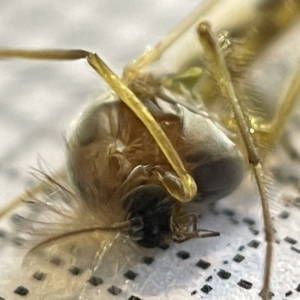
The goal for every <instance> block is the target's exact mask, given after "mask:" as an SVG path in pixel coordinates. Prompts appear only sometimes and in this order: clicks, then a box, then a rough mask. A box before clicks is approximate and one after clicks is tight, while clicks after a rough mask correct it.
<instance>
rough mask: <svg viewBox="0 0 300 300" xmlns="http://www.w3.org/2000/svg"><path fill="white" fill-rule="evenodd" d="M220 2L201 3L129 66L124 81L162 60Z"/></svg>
mask: <svg viewBox="0 0 300 300" xmlns="http://www.w3.org/2000/svg"><path fill="white" fill-rule="evenodd" d="M219 2H220V0H210V1H206V2H204V3H201V5H200V6H199V8H198V9H196V10H195V11H194V12H193V14H191V15H190V16H189V17H188V18H187V19H185V20H184V21H183V22H182V23H181V24H179V26H177V27H176V28H175V29H174V30H172V31H171V32H170V33H169V34H168V36H167V37H165V38H164V39H163V41H161V42H160V43H159V44H157V45H156V46H155V47H154V48H153V49H152V50H150V51H148V52H146V53H145V54H144V55H142V56H141V57H140V58H139V59H137V60H135V61H134V62H133V63H131V64H129V65H128V66H126V67H125V69H124V79H125V81H126V82H130V81H132V80H133V79H135V78H136V77H138V75H139V72H140V71H141V70H142V69H144V68H145V67H147V66H149V65H151V64H152V63H154V62H156V61H157V60H159V59H160V58H161V56H162V55H163V54H164V53H165V52H166V50H167V49H168V48H170V47H171V46H172V45H173V44H174V43H175V42H176V41H177V40H178V39H179V38H180V37H181V36H183V35H184V34H185V33H186V31H188V30H189V29H190V28H191V27H193V26H195V25H196V24H197V23H198V22H199V19H200V18H201V17H204V16H205V15H206V14H207V12H208V11H211V10H212V8H213V7H214V6H215V5H216V4H218V3H219Z"/></svg>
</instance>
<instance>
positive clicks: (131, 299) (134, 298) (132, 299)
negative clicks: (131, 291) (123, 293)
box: [127, 295, 142, 300]
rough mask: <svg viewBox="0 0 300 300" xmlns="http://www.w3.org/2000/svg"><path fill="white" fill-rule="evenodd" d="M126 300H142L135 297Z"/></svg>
mask: <svg viewBox="0 0 300 300" xmlns="http://www.w3.org/2000/svg"><path fill="white" fill-rule="evenodd" d="M127 300H142V299H141V298H139V297H137V296H133V295H132V296H130V297H129V298H128V299H127Z"/></svg>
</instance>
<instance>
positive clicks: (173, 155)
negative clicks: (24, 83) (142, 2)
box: [0, 50, 197, 202]
mask: <svg viewBox="0 0 300 300" xmlns="http://www.w3.org/2000/svg"><path fill="white" fill-rule="evenodd" d="M1 58H22V59H41V60H76V59H86V60H87V62H88V63H89V64H90V65H91V66H92V67H93V69H94V70H95V71H96V72H97V73H98V74H99V75H100V76H101V77H102V78H103V79H104V80H105V81H106V82H107V84H108V85H109V86H110V87H111V88H112V89H113V91H114V92H115V93H116V94H117V95H118V96H119V97H120V99H122V101H123V102H124V103H125V104H126V105H127V106H128V107H129V108H130V109H131V110H132V111H133V112H134V113H135V115H136V116H137V117H138V118H139V119H140V120H141V121H142V122H143V123H144V125H145V126H146V128H147V129H148V130H149V132H150V133H151V135H152V137H153V138H154V140H155V141H156V143H157V144H158V146H159V147H160V149H161V151H162V152H163V153H164V155H165V157H166V158H167V160H168V162H169V163H170V165H171V166H172V167H173V169H174V171H175V172H176V174H177V176H178V177H179V180H176V181H169V180H167V181H162V183H163V185H164V187H165V188H166V189H167V190H168V191H169V193H170V194H171V195H172V196H173V197H174V198H176V199H178V200H179V201H181V202H189V201H191V200H192V199H193V197H194V196H195V194H196V192H197V186H196V183H195V181H194V179H193V178H192V177H191V176H190V175H189V174H188V173H187V171H186V170H185V168H184V165H183V163H182V161H181V159H180V157H179V155H178V153H177V151H176V150H175V149H174V147H173V145H172V144H171V142H170V140H169V139H168V137H167V136H166V134H165V133H164V131H163V130H162V128H161V127H160V125H159V124H158V123H157V122H156V120H155V119H154V117H153V116H152V114H151V113H150V112H149V110H148V109H147V108H146V107H145V106H144V104H143V103H142V102H141V101H140V100H139V99H138V98H137V97H136V96H135V94H134V93H133V92H132V91H131V90H130V89H129V88H128V87H127V85H126V84H125V83H124V82H123V81H122V80H121V79H120V78H119V77H118V76H117V75H116V74H115V73H114V72H113V71H112V70H111V69H110V68H109V67H108V66H107V65H106V64H105V63H104V62H103V61H102V60H101V58H100V57H99V56H98V55H97V54H95V53H91V52H88V51H85V50H0V59H1Z"/></svg>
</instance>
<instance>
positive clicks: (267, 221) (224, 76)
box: [198, 22, 274, 300]
mask: <svg viewBox="0 0 300 300" xmlns="http://www.w3.org/2000/svg"><path fill="white" fill-rule="evenodd" d="M198 35H199V39H200V42H201V44H202V46H203V49H204V53H205V55H206V58H207V60H208V62H209V66H210V68H211V71H212V74H213V76H214V78H215V80H216V82H217V84H218V86H219V88H220V90H221V93H222V95H223V96H224V98H225V99H226V100H227V101H228V102H229V103H230V105H231V107H232V110H233V113H234V116H235V120H236V122H237V126H238V130H239V131H240V134H241V136H242V138H243V142H244V145H245V148H246V150H247V153H248V159H249V163H250V165H251V166H252V169H253V172H254V175H255V180H256V183H257V186H258V190H259V194H260V198H261V204H262V209H263V216H264V225H265V232H266V242H267V251H266V257H265V274H264V287H263V291H262V298H263V299H265V300H267V299H268V294H269V289H270V274H271V264H272V256H273V239H274V237H273V228H272V221H271V216H270V210H269V201H268V194H267V187H266V183H265V182H266V180H265V174H264V170H263V167H262V163H261V159H260V157H259V154H258V150H257V148H256V146H255V144H254V141H253V138H252V136H251V134H250V129H249V125H248V124H247V122H246V118H245V116H244V114H243V111H242V109H241V106H240V104H239V100H238V99H237V97H236V94H235V91H234V87H233V84H232V80H231V77H230V74H229V71H228V68H227V66H226V63H225V59H224V57H223V55H222V51H221V50H220V47H219V45H218V42H217V39H216V38H215V37H214V36H213V34H212V33H211V31H210V27H209V25H208V24H207V23H205V22H203V23H201V24H200V25H199V27H198Z"/></svg>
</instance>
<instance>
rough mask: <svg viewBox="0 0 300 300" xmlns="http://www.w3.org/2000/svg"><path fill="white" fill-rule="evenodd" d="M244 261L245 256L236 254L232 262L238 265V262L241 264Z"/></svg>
mask: <svg viewBox="0 0 300 300" xmlns="http://www.w3.org/2000/svg"><path fill="white" fill-rule="evenodd" d="M244 259H245V256H243V255H240V254H237V255H235V256H234V258H233V259H232V260H233V261H235V262H237V263H240V262H242V261H243V260H244Z"/></svg>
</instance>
